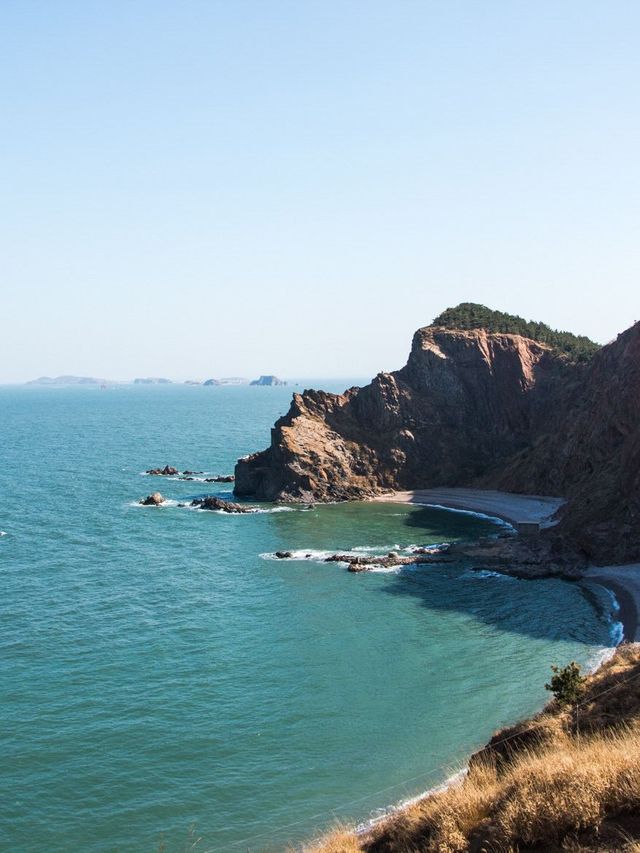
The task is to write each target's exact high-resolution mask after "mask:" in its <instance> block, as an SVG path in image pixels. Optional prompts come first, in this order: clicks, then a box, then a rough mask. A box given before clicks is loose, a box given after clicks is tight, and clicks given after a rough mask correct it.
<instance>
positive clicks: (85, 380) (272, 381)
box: [25, 375, 287, 387]
mask: <svg viewBox="0 0 640 853" xmlns="http://www.w3.org/2000/svg"><path fill="white" fill-rule="evenodd" d="M129 384H133V385H173V384H174V381H173V380H172V379H167V378H166V377H165V376H136V378H135V379H125V380H113V379H100V378H97V377H95V376H73V375H64V376H39V377H38V378H37V379H31V380H30V381H29V382H25V385H45V386H54V385H55V386H59V387H61V386H66V385H100V386H103V385H129ZM181 384H183V385H208V386H209V387H211V386H218V385H249V384H250V385H286V384H287V383H286V382H285V381H284V380H283V379H279V378H278V377H277V376H271V375H263V376H261V377H260V378H259V379H254V380H253V382H249V380H248V379H245V378H244V377H242V376H223V377H221V378H220V379H214V378H211V379H206V380H205V381H204V382H201V381H200V380H198V379H186V380H185V381H184V382H182V383H181Z"/></svg>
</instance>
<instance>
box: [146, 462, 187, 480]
mask: <svg viewBox="0 0 640 853" xmlns="http://www.w3.org/2000/svg"><path fill="white" fill-rule="evenodd" d="M145 473H146V474H150V475H152V476H153V477H175V476H177V475H178V474H179V473H180V471H178V469H177V468H174V467H173V466H172V465H165V466H164V468H149V470H148V471H146V472H145ZM186 473H188V472H187V471H185V474H186Z"/></svg>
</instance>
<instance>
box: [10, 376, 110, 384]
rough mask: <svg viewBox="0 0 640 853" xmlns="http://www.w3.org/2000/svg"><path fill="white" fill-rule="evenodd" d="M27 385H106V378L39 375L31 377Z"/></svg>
mask: <svg viewBox="0 0 640 853" xmlns="http://www.w3.org/2000/svg"><path fill="white" fill-rule="evenodd" d="M26 384H27V385H107V384H109V383H108V380H107V379H96V377H95V376H53V377H52V376H40V377H39V378H38V379H32V380H31V381H30V382H27V383H26Z"/></svg>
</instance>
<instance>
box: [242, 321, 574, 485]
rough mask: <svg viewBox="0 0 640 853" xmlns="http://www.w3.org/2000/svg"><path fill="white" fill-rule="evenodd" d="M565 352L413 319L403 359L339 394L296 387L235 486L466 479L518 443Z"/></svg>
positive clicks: (541, 406) (524, 442) (540, 413)
mask: <svg viewBox="0 0 640 853" xmlns="http://www.w3.org/2000/svg"><path fill="white" fill-rule="evenodd" d="M573 369H574V365H572V364H571V363H570V362H569V360H568V359H567V358H566V356H563V355H560V354H559V353H557V352H555V351H554V350H552V349H551V348H550V347H549V346H546V345H544V344H541V343H538V342H536V341H533V340H528V339H525V338H523V337H521V336H518V335H510V334H499V333H488V332H486V331H484V330H482V329H472V330H452V329H446V328H443V327H438V326H428V327H425V328H423V329H419V330H418V331H417V332H416V334H415V335H414V338H413V345H412V348H411V353H410V356H409V360H408V362H407V365H406V366H405V367H404V368H403V369H402V370H399V371H396V372H394V373H381V374H379V375H378V376H376V378H375V379H374V380H373V382H371V384H370V385H367V386H365V387H363V388H352V389H350V390H348V391H346V392H345V393H344V394H340V395H337V394H327V393H325V392H321V391H305V392H304V393H303V394H295V395H294V397H293V401H292V404H291V408H290V409H289V412H288V413H287V414H286V415H285V416H284V417H283V418H281V419H280V420H279V421H278V422H277V423H276V424H275V427H274V428H273V430H272V435H271V446H270V447H269V448H268V449H267V450H265V451H263V452H261V453H256V454H254V455H253V456H250V457H248V458H247V459H243V460H240V461H239V462H238V465H237V467H236V494H238V495H252V496H255V497H258V498H261V499H266V500H283V501H292V500H344V499H349V498H358V497H364V496H368V495H372V494H375V493H376V492H380V491H382V490H385V489H410V488H419V487H422V488H425V487H428V486H431V485H434V486H435V485H464V484H469V483H471V482H473V481H474V480H476V479H477V478H479V477H481V476H484V475H487V474H488V473H489V472H491V471H493V470H494V469H495V467H496V466H497V465H502V464H505V463H506V460H508V459H509V458H511V457H512V456H513V455H514V454H515V453H517V452H518V451H519V450H521V449H523V448H525V447H527V446H528V445H529V444H530V443H531V440H532V434H533V433H534V432H535V430H536V428H537V425H538V424H539V423H540V422H541V421H542V420H543V419H544V413H545V411H546V409H547V406H548V400H549V396H550V393H551V392H552V390H553V388H554V387H555V386H556V385H557V384H558V382H561V381H562V378H563V377H565V376H567V375H568V374H569V373H570V372H571V371H572V370H573Z"/></svg>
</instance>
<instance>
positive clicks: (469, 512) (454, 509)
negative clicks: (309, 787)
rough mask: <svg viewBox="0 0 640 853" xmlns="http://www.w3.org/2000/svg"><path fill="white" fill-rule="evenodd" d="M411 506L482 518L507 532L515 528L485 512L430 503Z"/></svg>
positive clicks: (417, 503) (413, 502) (416, 502)
mask: <svg viewBox="0 0 640 853" xmlns="http://www.w3.org/2000/svg"><path fill="white" fill-rule="evenodd" d="M411 506H428V507H433V509H446V510H448V511H449V512H459V513H462V515H470V516H472V517H473V518H482V519H484V520H485V521H491V522H493V523H494V524H497V525H499V526H500V527H507V528H509V530H513V531H515V527H514V526H513V524H511V523H510V522H508V521H505V519H504V518H500V516H498V515H488V514H487V513H486V512H476V511H475V510H473V509H459V508H458V507H455V506H444V504H432V503H423V502H421V501H420V502H419V501H412V502H411Z"/></svg>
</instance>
